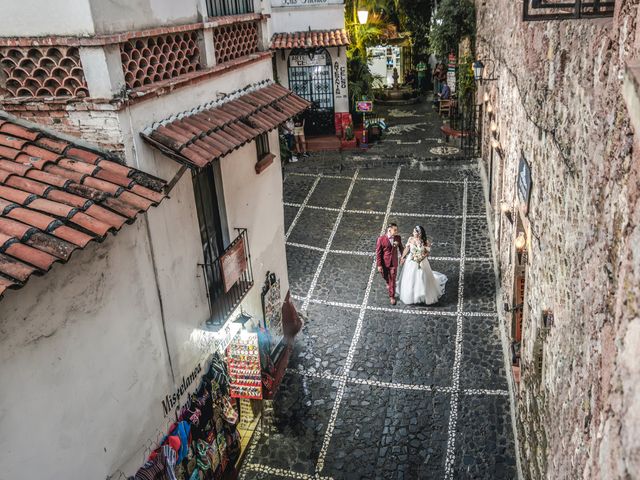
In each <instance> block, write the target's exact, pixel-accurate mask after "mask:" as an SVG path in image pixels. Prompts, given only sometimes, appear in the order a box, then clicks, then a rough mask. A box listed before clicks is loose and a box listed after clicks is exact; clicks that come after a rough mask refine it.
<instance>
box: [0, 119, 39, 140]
mask: <svg viewBox="0 0 640 480" xmlns="http://www.w3.org/2000/svg"><path fill="white" fill-rule="evenodd" d="M0 132H2V133H6V134H7V135H13V136H15V137H19V138H24V139H26V140H30V141H34V140H36V139H38V138H39V137H41V136H42V133H40V132H38V131H37V130H31V129H29V128H27V127H23V126H22V125H17V124H15V123H13V122H11V121H6V122H5V123H3V124H2V126H0Z"/></svg>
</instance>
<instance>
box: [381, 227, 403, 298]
mask: <svg viewBox="0 0 640 480" xmlns="http://www.w3.org/2000/svg"><path fill="white" fill-rule="evenodd" d="M394 243H395V244H396V245H395V246H394ZM402 250H403V247H402V239H401V238H400V235H394V236H392V237H391V238H389V236H388V235H387V234H386V233H385V234H384V235H381V236H380V237H378V241H377V242H376V264H377V266H378V267H382V278H384V281H385V282H387V289H388V290H389V298H395V296H396V275H397V274H398V255H399V252H402Z"/></svg>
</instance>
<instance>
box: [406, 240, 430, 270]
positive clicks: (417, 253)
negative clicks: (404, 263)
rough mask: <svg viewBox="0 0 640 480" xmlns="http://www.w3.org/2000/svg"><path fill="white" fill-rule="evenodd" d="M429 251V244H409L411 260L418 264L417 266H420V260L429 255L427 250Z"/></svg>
mask: <svg viewBox="0 0 640 480" xmlns="http://www.w3.org/2000/svg"><path fill="white" fill-rule="evenodd" d="M430 251H431V244H427V245H425V246H422V245H412V246H411V256H412V258H413V261H414V262H416V263H417V264H418V267H420V268H422V267H421V263H422V261H423V260H424V259H425V258H427V257H428V256H429V252H430Z"/></svg>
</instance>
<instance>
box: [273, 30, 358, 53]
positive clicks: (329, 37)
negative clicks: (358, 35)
mask: <svg viewBox="0 0 640 480" xmlns="http://www.w3.org/2000/svg"><path fill="white" fill-rule="evenodd" d="M349 43H350V42H349V35H348V34H347V31H346V30H308V31H305V32H294V33H276V34H275V35H274V36H273V38H272V39H271V49H272V50H280V49H284V48H287V49H288V48H309V47H340V46H342V45H349Z"/></svg>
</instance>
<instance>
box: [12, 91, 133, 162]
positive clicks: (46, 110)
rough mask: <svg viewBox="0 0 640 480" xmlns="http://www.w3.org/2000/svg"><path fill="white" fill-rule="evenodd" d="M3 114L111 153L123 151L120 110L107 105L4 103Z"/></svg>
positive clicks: (94, 103)
mask: <svg viewBox="0 0 640 480" xmlns="http://www.w3.org/2000/svg"><path fill="white" fill-rule="evenodd" d="M1 108H2V109H4V110H5V111H7V112H9V113H10V114H12V115H15V116H16V117H18V118H21V119H23V120H26V121H29V122H34V123H38V124H40V125H42V126H44V127H45V128H49V129H50V130H51V131H52V132H54V133H63V134H66V135H71V136H74V137H78V138H81V139H82V140H84V141H86V142H88V143H90V144H92V145H97V146H100V147H102V148H104V149H105V150H108V151H111V152H114V153H120V154H121V153H123V152H124V139H123V134H122V130H121V128H120V120H119V118H118V110H119V107H118V106H117V105H116V104H111V103H108V102H103V103H97V102H91V101H82V102H64V101H60V102H51V103H47V102H42V101H38V100H34V101H32V102H16V103H9V102H7V103H5V104H4V105H2V107H1Z"/></svg>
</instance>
